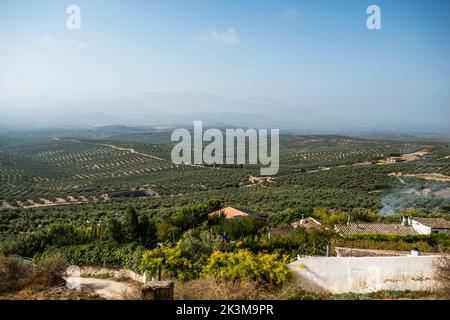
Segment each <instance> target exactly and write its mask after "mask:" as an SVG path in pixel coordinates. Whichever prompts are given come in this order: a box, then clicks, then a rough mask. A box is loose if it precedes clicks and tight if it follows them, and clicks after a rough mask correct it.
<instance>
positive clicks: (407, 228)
mask: <svg viewBox="0 0 450 320" xmlns="http://www.w3.org/2000/svg"><path fill="white" fill-rule="evenodd" d="M335 230H336V232H338V233H339V234H340V235H342V236H343V237H351V236H354V235H363V234H379V235H398V236H406V235H429V234H432V233H443V234H450V221H447V220H445V219H441V218H439V219H438V218H411V217H407V216H405V217H403V221H402V223H398V224H395V223H348V224H338V225H336V226H335Z"/></svg>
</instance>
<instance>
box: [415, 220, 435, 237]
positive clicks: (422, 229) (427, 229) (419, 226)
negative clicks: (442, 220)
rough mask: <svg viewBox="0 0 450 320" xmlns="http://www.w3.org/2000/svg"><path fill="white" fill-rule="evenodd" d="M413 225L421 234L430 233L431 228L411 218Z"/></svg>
mask: <svg viewBox="0 0 450 320" xmlns="http://www.w3.org/2000/svg"><path fill="white" fill-rule="evenodd" d="M411 226H412V227H413V228H414V230H416V231H417V232H418V233H420V234H430V233H431V228H430V227H427V226H424V225H423V224H421V223H419V222H417V221H416V220H413V219H411Z"/></svg>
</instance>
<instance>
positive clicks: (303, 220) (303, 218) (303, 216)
mask: <svg viewBox="0 0 450 320" xmlns="http://www.w3.org/2000/svg"><path fill="white" fill-rule="evenodd" d="M304 223H305V215H304V214H302V218H301V220H300V224H301V225H303V224H304Z"/></svg>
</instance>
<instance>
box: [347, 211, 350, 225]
mask: <svg viewBox="0 0 450 320" xmlns="http://www.w3.org/2000/svg"><path fill="white" fill-rule="evenodd" d="M347 225H348V226H349V225H350V213H349V214H348V216H347Z"/></svg>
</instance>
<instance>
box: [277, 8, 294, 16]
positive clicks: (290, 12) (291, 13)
mask: <svg viewBox="0 0 450 320" xmlns="http://www.w3.org/2000/svg"><path fill="white" fill-rule="evenodd" d="M281 14H282V15H283V16H285V17H293V16H296V15H297V10H296V9H295V8H291V7H289V8H284V9H283V11H281Z"/></svg>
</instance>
